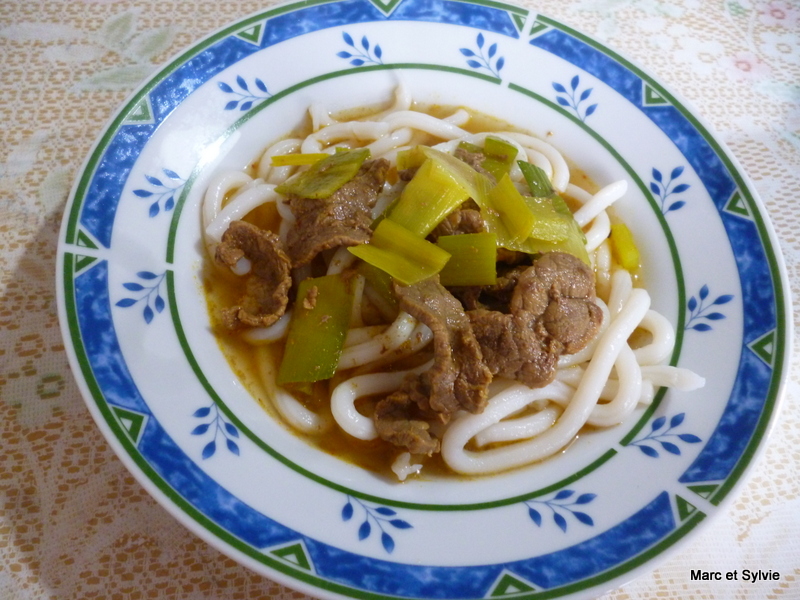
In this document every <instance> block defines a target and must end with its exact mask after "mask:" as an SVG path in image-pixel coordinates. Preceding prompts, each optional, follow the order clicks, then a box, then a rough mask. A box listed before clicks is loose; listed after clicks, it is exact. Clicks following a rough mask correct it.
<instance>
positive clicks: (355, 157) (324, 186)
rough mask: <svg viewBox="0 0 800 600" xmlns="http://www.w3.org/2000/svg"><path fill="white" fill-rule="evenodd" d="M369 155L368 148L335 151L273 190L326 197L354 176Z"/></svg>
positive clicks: (317, 197) (305, 195)
mask: <svg viewBox="0 0 800 600" xmlns="http://www.w3.org/2000/svg"><path fill="white" fill-rule="evenodd" d="M369 155H370V152H369V149H368V148H361V149H359V150H347V151H344V152H336V153H334V154H331V155H330V156H326V157H325V158H324V159H322V160H319V161H317V162H315V163H314V164H312V165H311V166H310V167H309V168H308V170H306V171H303V172H301V173H298V174H297V175H294V176H293V177H291V178H290V179H288V180H286V182H284V183H282V184H281V185H279V186H278V187H276V188H275V191H276V192H278V193H279V194H294V195H295V196H302V197H303V198H312V199H320V198H327V197H328V196H330V195H332V194H333V193H334V192H336V190H338V189H339V188H340V187H342V186H343V185H344V184H345V183H347V182H348V181H350V180H351V179H352V178H353V177H355V176H356V173H358V170H359V169H360V168H361V165H362V164H363V163H364V161H365V160H367V159H368V158H369Z"/></svg>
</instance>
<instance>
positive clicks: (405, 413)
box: [373, 277, 492, 453]
mask: <svg viewBox="0 0 800 600" xmlns="http://www.w3.org/2000/svg"><path fill="white" fill-rule="evenodd" d="M395 293H396V294H397V296H398V298H399V300H400V309H401V310H404V311H406V312H407V313H408V314H410V315H412V316H413V317H415V318H416V319H418V320H419V321H421V322H422V323H424V324H425V325H427V326H428V327H430V329H431V331H432V332H433V345H434V363H433V366H432V367H431V368H430V369H428V370H427V371H425V372H423V373H421V374H419V375H417V376H410V377H408V378H407V379H406V381H405V382H404V384H403V386H402V387H401V389H400V390H398V391H397V392H395V393H393V394H391V395H389V396H388V397H387V398H384V399H383V400H381V401H380V402H378V404H377V406H376V408H375V415H374V417H373V419H374V421H375V427H376V429H377V430H378V434H379V435H380V436H381V438H382V439H385V440H387V441H389V442H391V443H393V444H395V445H398V446H404V447H406V448H409V450H411V448H412V446H413V447H423V446H424V447H425V448H426V449H427V453H430V452H435V451H437V450H438V440H435V439H434V438H432V437H431V436H430V434H429V433H428V430H427V428H426V427H422V426H421V424H420V423H418V422H420V421H422V422H424V421H425V420H427V421H434V420H435V421H440V422H442V423H446V422H448V421H449V420H450V417H451V416H452V415H453V414H454V413H455V412H456V411H458V410H467V411H469V412H472V413H479V412H481V411H482V410H483V409H484V407H485V406H486V399H487V388H488V385H489V383H490V382H491V379H492V376H491V373H490V372H489V369H488V368H487V367H486V365H484V364H483V357H482V355H481V349H480V347H479V345H478V343H477V341H476V339H475V335H474V334H473V332H472V328H471V326H470V321H469V318H467V316H466V314H465V313H464V309H463V308H462V306H461V304H460V303H459V302H458V300H456V299H455V298H454V297H453V296H452V295H451V294H450V292H448V291H447V289H445V288H444V287H443V286H442V285H441V284H440V283H439V280H438V277H431V278H429V279H426V280H424V281H421V282H419V283H416V284H414V285H409V286H403V285H397V284H395ZM415 422H417V423H415ZM411 451H413V450H411Z"/></svg>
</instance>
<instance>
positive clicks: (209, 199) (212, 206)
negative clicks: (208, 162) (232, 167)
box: [203, 171, 253, 229]
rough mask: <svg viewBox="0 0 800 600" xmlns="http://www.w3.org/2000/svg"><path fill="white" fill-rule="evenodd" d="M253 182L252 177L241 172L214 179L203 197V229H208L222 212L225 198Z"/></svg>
mask: <svg viewBox="0 0 800 600" xmlns="http://www.w3.org/2000/svg"><path fill="white" fill-rule="evenodd" d="M252 181H253V178H252V177H250V176H249V175H248V174H247V173H242V172H241V171H225V172H223V173H220V174H219V175H217V176H216V177H214V179H212V181H211V183H210V184H209V185H208V189H207V190H206V193H205V195H204V196H203V229H205V228H206V227H208V226H209V225H210V224H211V222H212V221H213V220H214V219H215V218H216V217H217V215H218V214H219V211H220V210H222V203H223V201H224V200H225V196H227V195H228V194H229V193H230V192H232V191H233V190H238V189H240V188H242V187H243V186H245V185H247V184H248V183H250V182H252Z"/></svg>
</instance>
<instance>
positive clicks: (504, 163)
mask: <svg viewBox="0 0 800 600" xmlns="http://www.w3.org/2000/svg"><path fill="white" fill-rule="evenodd" d="M483 153H484V154H485V155H486V158H485V159H484V160H483V162H482V163H481V166H482V167H483V168H484V169H486V170H487V171H489V173H491V174H492V175H494V178H495V179H496V180H500V178H501V177H502V176H503V175H506V174H507V173H508V172H509V171H510V170H511V165H512V164H513V163H514V159H516V158H517V153H518V152H517V147H516V146H514V145H513V144H510V143H508V142H507V141H505V140H501V139H499V138H496V137H491V136H488V137H487V138H486V140H485V141H484V142H483Z"/></svg>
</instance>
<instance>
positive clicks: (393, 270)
mask: <svg viewBox="0 0 800 600" xmlns="http://www.w3.org/2000/svg"><path fill="white" fill-rule="evenodd" d="M349 250H350V252H352V253H353V254H355V255H356V256H357V257H358V258H360V259H361V260H363V261H365V262H368V263H369V264H371V265H372V266H374V267H378V268H379V269H382V270H384V271H386V272H387V273H389V275H391V276H392V277H394V278H396V279H398V280H399V281H401V282H402V283H404V284H406V285H411V284H414V283H417V282H418V281H422V280H423V279H427V278H428V277H431V276H432V275H435V274H436V273H438V272H439V271H441V270H442V267H444V265H445V263H446V262H447V261H448V259H449V258H450V255H449V254H448V253H447V252H446V251H445V250H443V249H441V248H439V247H438V246H437V245H436V244H432V243H431V242H429V241H427V240H426V239H424V238H422V237H420V236H419V235H417V234H416V233H414V232H412V231H409V230H408V229H406V228H405V227H403V226H402V225H399V224H398V223H395V222H394V221H393V220H392V219H384V220H383V221H381V222H380V223H378V226H377V227H376V228H375V232H374V233H373V234H372V239H370V242H369V243H368V244H360V245H358V246H352V247H351V248H349Z"/></svg>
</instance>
